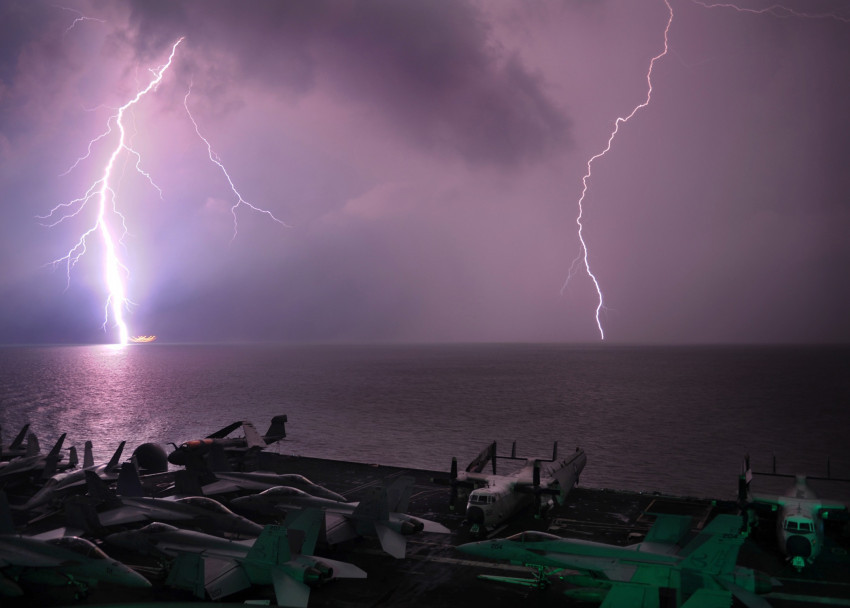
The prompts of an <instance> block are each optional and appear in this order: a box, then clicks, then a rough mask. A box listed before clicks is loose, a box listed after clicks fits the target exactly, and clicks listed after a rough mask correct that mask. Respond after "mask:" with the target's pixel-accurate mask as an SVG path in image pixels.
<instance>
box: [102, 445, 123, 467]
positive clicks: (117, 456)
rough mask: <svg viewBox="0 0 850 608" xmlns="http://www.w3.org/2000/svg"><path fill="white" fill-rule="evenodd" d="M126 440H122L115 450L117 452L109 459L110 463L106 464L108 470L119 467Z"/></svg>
mask: <svg viewBox="0 0 850 608" xmlns="http://www.w3.org/2000/svg"><path fill="white" fill-rule="evenodd" d="M126 443H127V442H126V441H122V442H121V443H119V444H118V449H116V450H115V453H114V454H113V455H112V458H110V459H109V463H108V464H107V465H106V470H107V471H114V470H115V469H117V468H118V463H119V461H120V460H121V454H123V453H124V444H126Z"/></svg>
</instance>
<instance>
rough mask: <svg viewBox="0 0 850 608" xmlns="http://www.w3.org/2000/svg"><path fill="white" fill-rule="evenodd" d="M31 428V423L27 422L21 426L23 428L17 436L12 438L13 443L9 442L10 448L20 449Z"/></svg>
mask: <svg viewBox="0 0 850 608" xmlns="http://www.w3.org/2000/svg"><path fill="white" fill-rule="evenodd" d="M29 430H30V423H29V422H27V423H26V424H25V425H24V426H22V427H21V430H20V431H18V434H17V436H15V438H14V439H13V440H12V443H10V444H9V449H10V450H18V449H20V447H21V446H22V445H23V443H24V439H25V438H26V436H27V431H29Z"/></svg>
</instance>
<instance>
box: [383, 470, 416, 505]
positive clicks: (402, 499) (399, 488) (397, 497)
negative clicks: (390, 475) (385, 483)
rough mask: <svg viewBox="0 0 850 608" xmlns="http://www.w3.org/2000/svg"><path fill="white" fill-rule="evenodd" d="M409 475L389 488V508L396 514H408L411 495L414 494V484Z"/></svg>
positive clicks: (394, 482) (399, 479)
mask: <svg viewBox="0 0 850 608" xmlns="http://www.w3.org/2000/svg"><path fill="white" fill-rule="evenodd" d="M414 481H415V480H414V479H413V477H410V476H409V475H404V476H402V477H399V478H398V479H396V480H395V481H393V483H392V484H390V486H389V487H388V488H387V507H388V508H389V510H390V511H394V512H396V513H407V507H408V505H409V504H410V495H411V494H412V493H413V482H414Z"/></svg>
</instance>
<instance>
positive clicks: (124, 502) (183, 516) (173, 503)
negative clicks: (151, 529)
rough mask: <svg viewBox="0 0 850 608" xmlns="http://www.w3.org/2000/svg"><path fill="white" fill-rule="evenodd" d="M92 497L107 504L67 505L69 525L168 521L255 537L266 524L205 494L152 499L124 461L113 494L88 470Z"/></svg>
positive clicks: (93, 528)
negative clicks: (95, 505) (99, 507)
mask: <svg viewBox="0 0 850 608" xmlns="http://www.w3.org/2000/svg"><path fill="white" fill-rule="evenodd" d="M85 475H86V479H87V482H88V488H89V496H90V497H92V498H93V499H94V500H97V501H100V504H101V505H102V506H103V507H105V508H102V509H101V510H100V511H96V510H95V507H94V506H92V505H91V503H90V502H87V501H82V500H81V501H78V502H74V503H70V504H69V505H68V507H69V508H68V509H67V513H68V519H69V522H68V523H69V524H70V525H71V526H74V527H81V528H82V529H84V530H85V531H86V532H88V533H96V532H99V531H102V530H103V528H110V527H113V526H118V525H123V524H129V523H135V522H152V521H168V522H175V523H176V524H177V525H179V526H180V527H188V528H192V529H197V530H203V531H204V532H208V533H210V534H214V535H216V536H222V537H225V538H236V539H244V538H256V537H257V536H259V535H260V533H261V532H262V531H263V526H261V525H259V524H257V523H254V522H253V521H251V520H249V519H247V518H245V517H242V516H241V515H237V514H236V513H234V512H233V511H231V510H230V509H228V508H227V507H225V506H224V505H223V504H221V503H220V502H218V501H216V500H213V499H212V498H207V497H204V496H191V497H188V498H176V499H175V498H152V497H149V496H144V495H143V492H142V486H141V483H140V482H139V475H138V471H137V470H136V466H135V465H134V464H133V463H131V462H125V463H124V464H123V465H122V467H121V473H120V475H119V478H118V487H117V490H116V493H115V494H111V493H110V492H109V491H108V489H107V486H106V483H105V482H104V481H103V480H102V479H100V478H99V477H98V476H97V475H96V474H95V473H94V472H92V471H86V473H85Z"/></svg>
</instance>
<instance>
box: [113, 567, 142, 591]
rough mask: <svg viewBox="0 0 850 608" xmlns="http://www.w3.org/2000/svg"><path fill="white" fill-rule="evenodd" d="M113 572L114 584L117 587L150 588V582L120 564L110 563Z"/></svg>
mask: <svg viewBox="0 0 850 608" xmlns="http://www.w3.org/2000/svg"><path fill="white" fill-rule="evenodd" d="M112 567H113V572H115V573H116V574H117V576H116V580H115V581H114V582H116V583H118V584H119V585H123V586H124V587H136V588H145V587H151V586H152V585H151V582H150V581H149V580H148V579H146V578H145V577H144V576H142V575H141V574H139V573H138V572H136V571H135V570H133V569H132V568H130V567H128V566H125V565H124V564H122V563H120V562H113V563H112Z"/></svg>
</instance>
